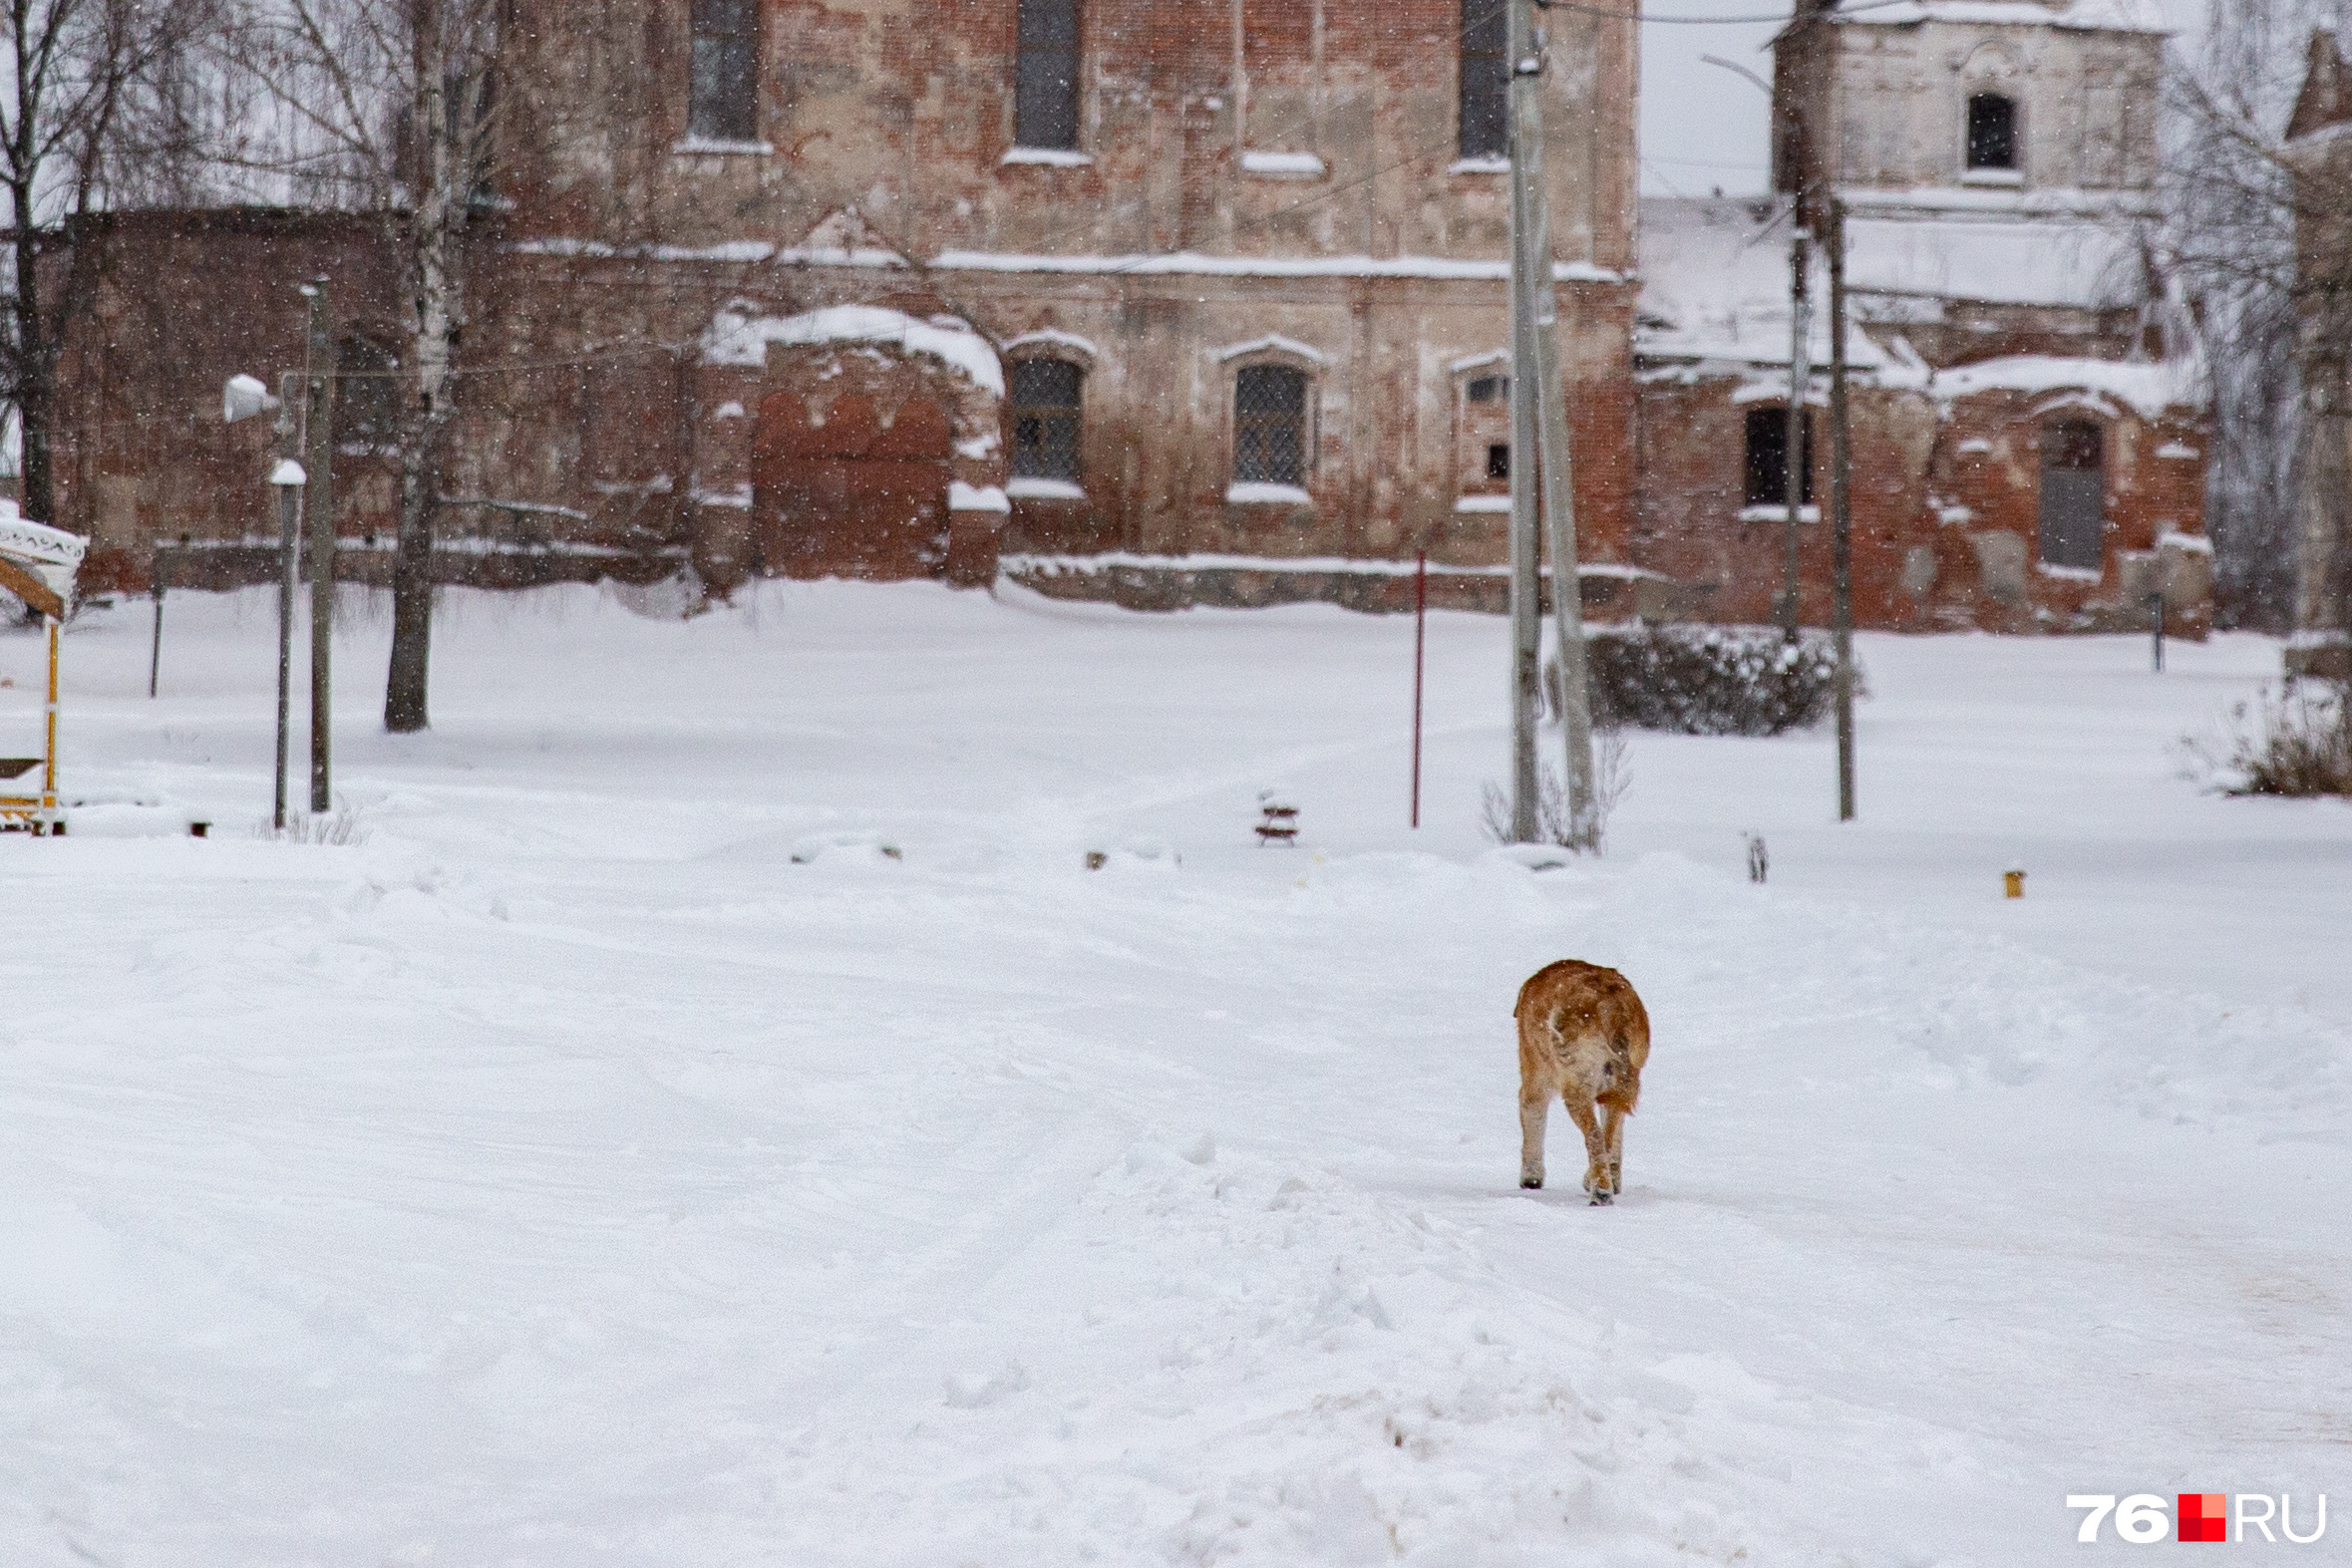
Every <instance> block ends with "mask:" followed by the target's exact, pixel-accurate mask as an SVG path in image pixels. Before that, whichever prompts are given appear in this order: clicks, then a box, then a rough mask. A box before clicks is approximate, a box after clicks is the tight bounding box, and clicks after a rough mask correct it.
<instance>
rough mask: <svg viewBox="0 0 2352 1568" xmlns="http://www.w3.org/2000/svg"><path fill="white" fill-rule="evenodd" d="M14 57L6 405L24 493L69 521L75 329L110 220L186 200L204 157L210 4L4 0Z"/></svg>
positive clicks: (5, 127)
mask: <svg viewBox="0 0 2352 1568" xmlns="http://www.w3.org/2000/svg"><path fill="white" fill-rule="evenodd" d="M0 6H4V8H5V9H4V12H0V14H4V15H5V17H6V19H7V23H8V35H9V36H8V45H9V51H8V58H7V61H6V63H5V66H0V72H4V73H5V81H0V185H5V187H6V189H7V195H8V213H7V218H8V224H9V232H8V241H9V242H8V247H7V251H6V255H5V257H4V258H0V270H4V273H5V287H6V290H7V309H6V319H5V322H4V323H0V400H5V401H6V402H7V404H8V405H9V406H10V407H11V408H12V409H13V410H14V412H15V414H16V417H17V422H18V431H19V434H20V437H21V439H22V442H23V470H22V483H23V489H22V499H23V504H24V506H25V508H26V510H27V511H28V512H30V513H31V514H32V515H33V516H36V517H42V518H48V517H52V516H54V515H55V514H56V499H57V496H56V479H55V473H54V470H53V458H52V448H53V445H54V439H55V431H56V421H57V361H58V353H59V350H60V347H61V345H62V341H63V334H64V326H65V324H66V323H68V322H70V321H72V320H73V319H75V318H76V317H77V316H79V315H80V314H82V313H83V312H85V311H87V310H88V309H89V308H90V304H91V300H92V296H93V295H94V293H95V291H96V288H97V284H98V280H99V277H100V275H101V271H102V269H103V266H104V260H105V244H106V236H107V231H108V224H107V216H108V214H109V213H110V212H112V211H115V210H118V209H120V208H122V207H124V206H127V205H132V204H137V203H141V202H145V201H150V200H155V199H171V198H174V197H183V196H184V195H185V194H186V193H187V192H186V190H185V189H184V188H182V185H183V182H184V181H185V180H186V179H188V178H190V177H192V170H194V168H195V167H196V166H197V163H198V161H199V159H198V152H199V143H200V134H199V131H198V122H199V121H200V119H201V116H200V115H199V114H198V112H197V106H198V104H199V102H200V100H201V97H202V95H201V93H200V90H199V87H198V84H197V81H196V78H195V76H194V74H193V73H192V72H191V70H190V69H189V62H190V59H191V54H192V50H191V47H190V46H191V43H192V41H193V39H194V38H195V36H196V34H197V33H198V32H199V31H200V30H202V29H204V28H205V27H208V26H209V25H211V23H212V21H213V19H214V13H213V11H212V9H211V7H210V4H209V0H0Z"/></svg>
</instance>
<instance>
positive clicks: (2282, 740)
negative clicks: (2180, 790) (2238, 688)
mask: <svg viewBox="0 0 2352 1568" xmlns="http://www.w3.org/2000/svg"><path fill="white" fill-rule="evenodd" d="M2185 750H2186V751H2187V753H2188V758H2189V769H2188V772H2189V774H2190V776H2191V777H2193V778H2197V779H2201V780H2206V781H2210V782H2212V783H2213V784H2214V786H2215V787H2217V788H2218V789H2220V791H2221V792H2222V793H2224V794H2278V795H2320V794H2343V795H2352V702H2348V701H2347V700H2346V695H2345V691H2344V688H2342V687H2339V686H2333V685H2330V684H2329V683H2327V682H2325V681H2305V682H2301V683H2297V684H2290V685H2289V686H2288V687H2287V688H2286V690H2285V691H2283V692H2280V693H2279V694H2277V695H2276V696H2273V695H2272V694H2271V691H2270V689H2269V688H2268V687H2264V688H2263V689H2262V691H2261V693H2260V694H2259V695H2258V696H2257V697H2256V698H2255V699H2254V700H2253V701H2252V702H2241V703H2234V704H2232V705H2231V706H2230V709H2229V718H2228V720H2227V723H2226V725H2225V726H2224V728H2223V731H2222V733H2221V735H2220V737H2219V738H2218V739H2217V740H2216V739H2212V738H2200V737H2190V738H2189V740H2188V741H2187V742H2186V743H2185Z"/></svg>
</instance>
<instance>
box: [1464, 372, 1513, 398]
mask: <svg viewBox="0 0 2352 1568" xmlns="http://www.w3.org/2000/svg"><path fill="white" fill-rule="evenodd" d="M1468 395H1469V398H1470V401H1471V402H1473V403H1494V402H1497V401H1499V400H1501V399H1504V398H1508V397H1510V396H1511V378H1510V377H1509V376H1481V377H1480V378H1479V379H1478V380H1476V381H1474V382H1472V383H1471V384H1470V389H1469V394H1468Z"/></svg>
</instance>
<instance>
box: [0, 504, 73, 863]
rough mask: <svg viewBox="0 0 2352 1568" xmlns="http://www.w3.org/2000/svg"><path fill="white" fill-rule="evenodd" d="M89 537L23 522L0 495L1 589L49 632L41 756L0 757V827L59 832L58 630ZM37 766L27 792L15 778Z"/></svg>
mask: <svg viewBox="0 0 2352 1568" xmlns="http://www.w3.org/2000/svg"><path fill="white" fill-rule="evenodd" d="M89 547H90V544H89V541H88V540H87V539H84V538H82V537H81V536H80V535H79V534H72V533H68V532H66V531H65V530H64V529H62V528H52V527H50V526H49V525H48V524H46V523H40V522H28V521H26V520H25V519H24V518H23V517H22V516H20V515H18V513H17V509H16V502H14V501H12V500H9V499H7V498H6V497H5V496H0V588H5V589H7V590H8V591H9V592H10V593H13V594H15V595H16V596H17V597H18V598H20V599H22V600H24V602H25V606H26V607H27V608H28V609H31V610H33V611H35V612H36V613H38V614H39V615H40V616H41V618H42V620H43V621H44V622H45V623H46V630H47V631H48V634H49V683H48V696H47V699H46V701H45V703H44V704H43V707H42V715H41V755H40V756H39V757H7V758H0V789H5V790H7V791H8V792H6V793H0V831H10V832H14V831H20V830H21V831H28V832H33V833H58V832H63V831H65V817H64V815H63V813H62V812H60V811H59V809H58V804H57V650H58V631H59V628H60V627H61V626H62V625H63V624H64V622H65V618H66V612H67V611H68V610H69V609H71V608H72V606H73V602H74V572H75V570H76V569H77V568H78V567H80V566H81V564H82V552H83V551H84V550H86V549H88V548H89ZM35 768H38V769H40V770H41V789H40V792H39V793H37V794H36V793H32V792H30V791H28V790H25V789H23V788H21V787H19V786H17V784H16V781H17V780H20V779H22V778H23V777H24V776H25V775H27V774H29V773H31V772H32V771H33V770H34V769H35Z"/></svg>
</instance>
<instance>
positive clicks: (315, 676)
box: [302, 277, 335, 812]
mask: <svg viewBox="0 0 2352 1568" xmlns="http://www.w3.org/2000/svg"><path fill="white" fill-rule="evenodd" d="M302 292H303V294H304V296H305V297H307V298H308V299H309V301H310V348H309V354H308V356H307V364H308V369H309V373H310V396H309V398H308V399H307V400H306V402H305V404H304V408H305V411H306V416H307V422H308V423H307V425H306V427H305V430H304V437H305V440H304V442H303V447H304V449H305V450H304V453H303V464H302V469H303V472H304V473H305V474H306V475H307V477H308V480H309V482H308V483H307V484H306V485H305V486H304V487H303V502H304V507H303V509H304V512H305V514H306V521H307V523H308V526H309V530H310V534H309V541H308V542H309V556H310V808H311V810H312V811H314V812H317V811H326V810H330V809H332V808H333V805H334V800H333V796H332V791H331V789H330V787H329V786H330V783H331V781H330V779H329V775H328V760H329V759H328V742H329V738H330V736H331V735H332V733H333V729H334V698H333V684H332V677H333V674H334V670H333V662H334V651H335V485H334V478H333V474H332V471H331V470H332V467H333V464H334V452H335V341H334V337H333V334H332V331H331V329H330V327H329V325H328V320H327V280H326V279H325V278H323V277H322V278H314V279H312V280H311V281H310V282H309V283H307V284H305V285H303V289H302Z"/></svg>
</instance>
